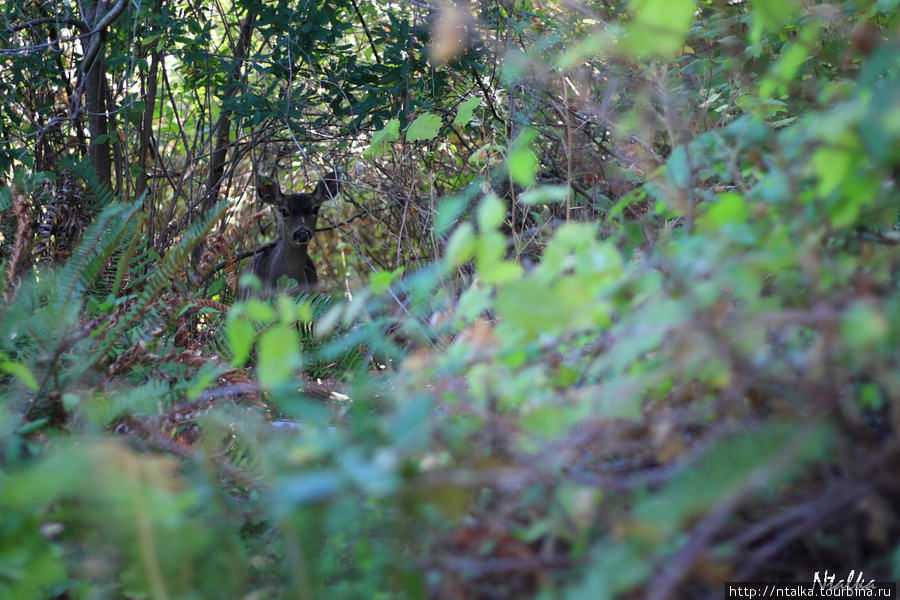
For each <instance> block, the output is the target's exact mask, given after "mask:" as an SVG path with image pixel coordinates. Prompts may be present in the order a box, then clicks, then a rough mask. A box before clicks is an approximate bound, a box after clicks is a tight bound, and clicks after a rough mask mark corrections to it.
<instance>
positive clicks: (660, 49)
mask: <svg viewBox="0 0 900 600" xmlns="http://www.w3.org/2000/svg"><path fill="white" fill-rule="evenodd" d="M696 8H697V3H696V2H695V0H632V1H631V3H630V11H631V13H632V14H633V15H634V19H632V21H631V22H630V23H629V24H628V27H627V29H626V31H627V32H628V36H627V38H626V43H625V47H626V48H627V49H628V51H629V52H631V53H632V54H633V55H635V56H638V57H647V56H662V57H671V56H674V55H675V53H676V52H677V51H678V49H679V48H680V47H681V46H682V45H683V44H684V40H685V37H686V36H687V32H688V30H689V29H690V27H691V23H692V22H693V21H694V11H695V10H696Z"/></svg>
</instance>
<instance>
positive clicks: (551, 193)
mask: <svg viewBox="0 0 900 600" xmlns="http://www.w3.org/2000/svg"><path fill="white" fill-rule="evenodd" d="M568 197H569V188H568V186H565V185H542V186H540V187H536V188H534V189H533V190H528V191H527V192H525V193H524V194H522V195H520V196H519V198H518V200H519V202H521V203H522V204H550V203H552V202H565V201H566V198H568Z"/></svg>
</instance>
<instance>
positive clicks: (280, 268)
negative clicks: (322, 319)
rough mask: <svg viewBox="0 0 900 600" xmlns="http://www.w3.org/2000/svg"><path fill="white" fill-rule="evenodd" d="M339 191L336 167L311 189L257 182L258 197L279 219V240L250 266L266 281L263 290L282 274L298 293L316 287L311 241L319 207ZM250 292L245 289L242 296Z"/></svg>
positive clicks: (258, 255)
mask: <svg viewBox="0 0 900 600" xmlns="http://www.w3.org/2000/svg"><path fill="white" fill-rule="evenodd" d="M339 192H340V182H339V180H338V173H337V171H334V172H332V173H331V174H330V175H327V176H326V177H324V178H323V179H321V180H320V181H319V183H318V184H317V185H316V189H315V190H313V192H312V193H309V194H305V193H301V194H289V195H285V194H283V193H282V192H281V186H279V185H278V182H277V181H270V180H266V179H263V178H260V180H259V181H258V183H257V186H256V193H257V195H258V196H259V199H260V200H261V201H262V202H263V203H264V204H268V205H269V206H271V207H272V208H274V209H275V219H276V221H277V223H278V237H279V240H278V242H277V243H276V244H275V245H274V246H272V247H269V248H266V249H265V250H263V251H262V252H260V253H259V254H257V255H256V256H255V257H254V259H253V262H252V264H251V267H250V271H251V272H252V273H253V274H254V275H256V276H257V277H258V278H259V279H260V281H261V282H262V285H263V290H264V291H271V290H274V289H275V287H276V283H277V282H278V280H279V279H281V278H282V277H288V278H289V279H293V280H294V281H295V282H296V283H297V285H296V286H295V287H294V288H292V291H294V292H296V293H302V292H310V291H315V289H316V287H317V286H318V283H319V277H318V275H317V273H316V265H315V264H314V263H313V261H312V259H311V258H310V256H309V243H310V242H311V241H312V239H313V236H315V233H316V221H317V220H318V218H319V208H321V206H322V204H324V203H325V202H327V201H328V200H331V199H333V198H334V197H335V196H337V195H338V193H339ZM248 296H249V290H246V289H245V290H244V292H243V293H242V297H243V298H245V299H246V298H247V297H248Z"/></svg>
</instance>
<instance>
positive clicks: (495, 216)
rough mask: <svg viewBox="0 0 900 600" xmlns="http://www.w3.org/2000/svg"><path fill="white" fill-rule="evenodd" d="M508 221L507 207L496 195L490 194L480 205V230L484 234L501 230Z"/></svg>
mask: <svg viewBox="0 0 900 600" xmlns="http://www.w3.org/2000/svg"><path fill="white" fill-rule="evenodd" d="M505 220H506V205H505V204H504V203H503V201H501V200H500V198H498V197H497V195H496V194H494V193H490V194H488V195H486V196H485V197H484V198H482V199H481V202H479V203H478V228H479V230H480V231H481V232H482V233H484V232H486V231H493V230H494V229H499V228H500V226H501V225H503V222H504V221H505Z"/></svg>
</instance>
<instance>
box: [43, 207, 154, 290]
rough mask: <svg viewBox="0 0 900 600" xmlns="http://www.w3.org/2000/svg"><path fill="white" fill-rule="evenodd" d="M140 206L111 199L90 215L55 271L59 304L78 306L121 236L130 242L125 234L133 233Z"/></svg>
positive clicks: (118, 247) (119, 242)
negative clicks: (76, 242) (75, 244)
mask: <svg viewBox="0 0 900 600" xmlns="http://www.w3.org/2000/svg"><path fill="white" fill-rule="evenodd" d="M140 208H141V207H140V205H139V204H131V205H128V204H119V203H113V204H111V205H110V206H108V207H107V208H106V210H104V211H103V212H102V213H100V214H99V215H98V216H97V217H96V218H95V219H94V222H93V223H91V225H90V227H88V229H87V230H86V231H85V232H84V235H83V236H82V238H81V241H80V242H79V243H78V246H77V247H76V248H75V250H74V251H73V252H72V256H71V257H70V258H69V260H68V261H67V262H66V265H65V267H63V268H62V270H61V271H60V273H59V281H58V283H59V286H60V287H59V293H58V295H57V297H56V302H57V305H58V306H59V307H65V306H72V305H76V306H81V303H82V301H83V299H84V294H85V292H86V291H87V290H88V289H89V288H90V287H91V285H93V283H94V282H95V281H96V280H97V278H98V277H99V276H100V273H102V271H103V269H104V268H105V267H106V265H107V263H108V262H109V259H110V257H111V256H112V255H113V253H114V252H116V251H117V250H119V249H120V247H121V245H122V241H123V239H124V240H125V243H126V244H130V243H131V239H128V238H127V237H126V236H127V235H128V234H130V235H131V236H136V235H137V228H136V227H135V226H134V224H133V223H132V221H133V220H134V217H135V215H137V213H138V211H139V210H140Z"/></svg>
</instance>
